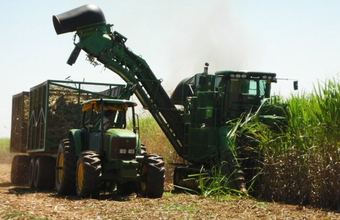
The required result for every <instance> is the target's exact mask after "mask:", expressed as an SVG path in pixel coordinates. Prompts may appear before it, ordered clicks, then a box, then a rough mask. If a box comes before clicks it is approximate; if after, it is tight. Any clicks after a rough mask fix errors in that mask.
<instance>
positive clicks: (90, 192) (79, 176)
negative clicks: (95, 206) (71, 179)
mask: <svg viewBox="0 0 340 220" xmlns="http://www.w3.org/2000/svg"><path fill="white" fill-rule="evenodd" d="M101 169H102V167H101V163H100V158H99V155H98V154H97V153H96V152H94V151H84V152H82V153H81V154H80V156H79V158H78V162H77V170H76V190H77V195H78V196H79V197H82V198H87V197H92V198H95V197H97V196H98V195H99V190H100V179H99V178H100V175H101Z"/></svg>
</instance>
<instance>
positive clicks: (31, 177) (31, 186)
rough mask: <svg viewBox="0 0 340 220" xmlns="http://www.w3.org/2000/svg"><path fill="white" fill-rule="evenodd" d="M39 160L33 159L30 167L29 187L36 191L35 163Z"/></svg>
mask: <svg viewBox="0 0 340 220" xmlns="http://www.w3.org/2000/svg"><path fill="white" fill-rule="evenodd" d="M36 160H37V158H36V157H31V161H30V165H29V169H28V186H29V187H30V188H31V189H34V188H35V186H34V179H35V172H34V170H35V161H36Z"/></svg>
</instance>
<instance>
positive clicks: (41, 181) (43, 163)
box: [34, 156, 55, 190]
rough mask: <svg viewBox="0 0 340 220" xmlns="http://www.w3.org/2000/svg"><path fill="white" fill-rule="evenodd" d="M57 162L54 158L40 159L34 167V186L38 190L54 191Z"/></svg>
mask: <svg viewBox="0 0 340 220" xmlns="http://www.w3.org/2000/svg"><path fill="white" fill-rule="evenodd" d="M54 176H55V160H54V158H53V157H48V156H42V157H38V159H37V161H36V162H35V167H34V186H35V188H37V189H43V190H49V189H54Z"/></svg>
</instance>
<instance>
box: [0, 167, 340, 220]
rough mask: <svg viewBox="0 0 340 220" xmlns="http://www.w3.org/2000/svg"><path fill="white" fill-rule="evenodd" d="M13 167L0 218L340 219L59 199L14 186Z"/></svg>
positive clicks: (172, 199) (238, 203) (185, 200)
mask: <svg viewBox="0 0 340 220" xmlns="http://www.w3.org/2000/svg"><path fill="white" fill-rule="evenodd" d="M10 169H11V165H10V164H9V163H0V219H148V220H152V219H340V214H339V213H335V212H332V211H325V210H320V209H314V208H307V207H302V206H293V205H285V204H278V203H267V202H261V201H256V200H252V199H242V198H234V199H224V200H220V201H216V200H214V199H212V198H202V197H199V196H194V195H188V194H185V193H181V194H175V193H171V192H166V193H165V194H164V195H163V197H162V198H161V199H147V198H139V197H136V195H132V196H129V197H117V196H113V195H101V196H100V198H99V199H78V198H77V197H60V196H58V195H57V194H56V193H55V192H54V191H34V190H31V189H29V188H28V187H21V186H20V187H18V186H13V185H11V183H10Z"/></svg>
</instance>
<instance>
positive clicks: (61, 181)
mask: <svg viewBox="0 0 340 220" xmlns="http://www.w3.org/2000/svg"><path fill="white" fill-rule="evenodd" d="M76 166H77V157H76V154H75V151H74V148H73V147H71V146H70V141H69V140H68V139H64V140H62V142H61V143H60V145H59V148H58V153H57V160H56V175H55V186H56V190H57V192H58V194H60V195H69V194H75V192H76Z"/></svg>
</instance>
